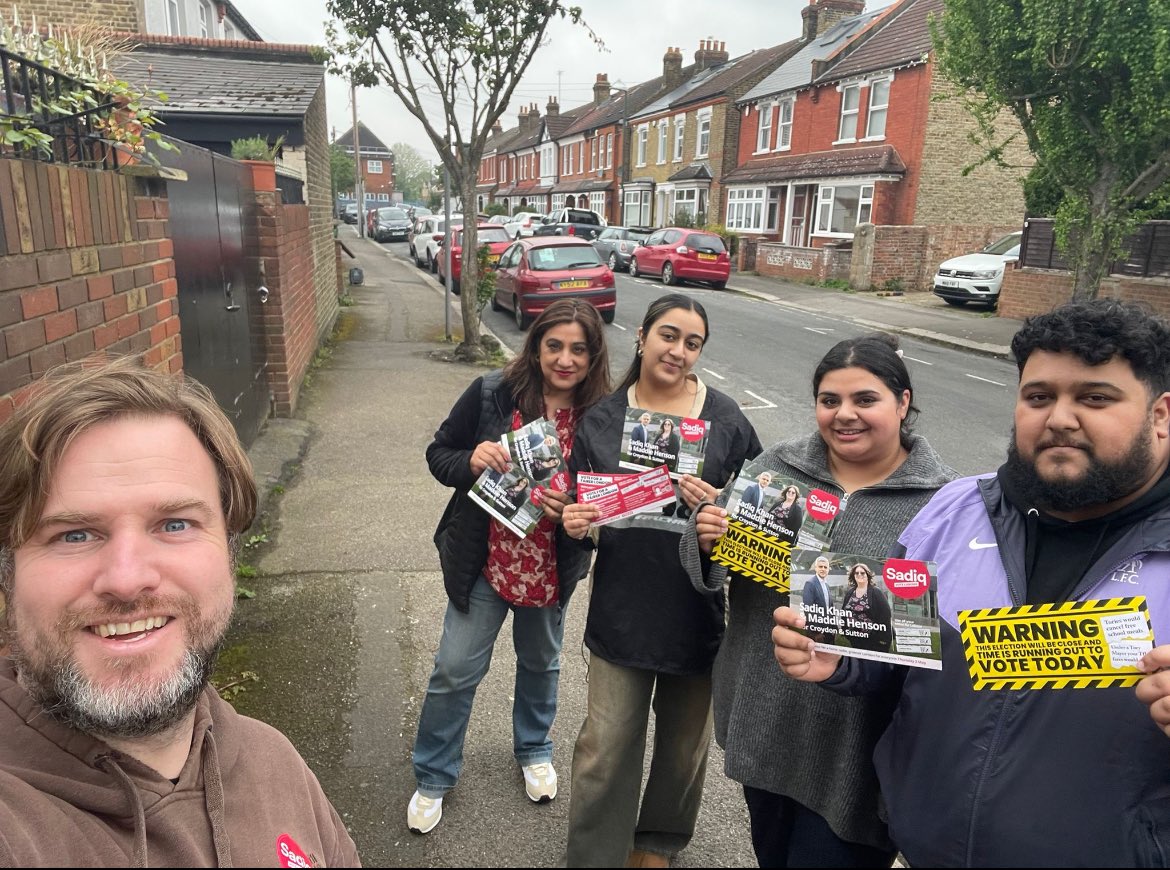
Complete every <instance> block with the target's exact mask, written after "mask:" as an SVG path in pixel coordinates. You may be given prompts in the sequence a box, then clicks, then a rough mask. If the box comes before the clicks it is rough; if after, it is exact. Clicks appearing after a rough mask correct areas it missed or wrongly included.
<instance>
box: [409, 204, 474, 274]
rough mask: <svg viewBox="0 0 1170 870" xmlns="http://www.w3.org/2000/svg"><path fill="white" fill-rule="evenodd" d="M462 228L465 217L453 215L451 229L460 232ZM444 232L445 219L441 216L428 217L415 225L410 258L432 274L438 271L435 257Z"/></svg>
mask: <svg viewBox="0 0 1170 870" xmlns="http://www.w3.org/2000/svg"><path fill="white" fill-rule="evenodd" d="M462 226H463V215H461V214H453V215H451V228H452V229H453V230H458V229H459V228H460V227H462ZM444 231H445V228H444V218H443V216H442V215H441V214H432V215H427V216H426V217H424V218H423V219H422V220H420V221H418V222H417V223H416V224H415V229H414V237H413V238H412V239H411V240H410V256H411V258H413V260H414V264H415V265H416V266H418V267H419V268H420V269H421V268H427V269H430V270H431V271H432V272H435V271H437V270H438V268H439V267H438V265H437V264H436V263H435V257H436V256H437V254H438V251H439V242H440V241H442V238H443V233H444Z"/></svg>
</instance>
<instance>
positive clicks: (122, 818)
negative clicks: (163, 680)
mask: <svg viewBox="0 0 1170 870" xmlns="http://www.w3.org/2000/svg"><path fill="white" fill-rule="evenodd" d="M151 865H153V866H155V867H192V866H204V867H207V866H219V867H231V866H240V867H359V866H361V864H360V861H359V859H358V855H357V849H356V847H355V846H354V844H353V840H352V839H351V838H350V836H349V834H348V832H347V831H346V829H345V825H344V824H342V822H341V819H340V818H339V817H338V815H337V812H336V811H335V810H334V809H333V807H332V806H331V805H330V803H329V800H328V798H326V797H325V794H324V792H322V791H321V785H320V783H318V782H317V778H316V777H315V776H313V773H312V771H310V770H309V768H308V766H307V765H306V764H305V762H304V760H303V759H302V758H301V757H300V755H298V754H297V751H296V750H295V749H294V748H293V746H292V744H291V743H289V741H288V739H287V738H286V737H285V736H284V735H283V734H281V733H280V732H279V731H277V730H275V729H274V728H271V727H270V726H268V725H265V724H264V723H262V722H258V721H256V720H255V719H249V718H248V717H246V716H241V715H239V714H238V713H236V711H235V710H234V709H233V708H232V706H231V705H230V704H228V703H226V702H225V701H223V700H221V699H220V697H219V695H218V694H216V692H215V691H214V690H212V689H207V690H205V691H204V693H203V696H202V697H201V698H200V700H199V703H198V706H197V707H196V713H195V734H194V739H193V741H192V744H191V754H190V755H189V756H188V758H187V763H186V764H185V765H184V766H183V771H182V773H180V774H179V780H178V783H172V782H171V781H170V780H169V779H167V778H165V777H164V776H162V775H161V774H159V773H158V772H156V771H154V770H152V769H151V768H150V767H148V766H146V765H144V764H142V763H141V762H138V761H136V760H134V759H133V758H130V757H129V756H127V755H124V754H122V753H120V752H117V751H116V750H114V749H111V748H110V747H109V746H107V745H106V744H105V743H102V742H101V741H100V740H97V739H95V738H93V737H90V736H89V735H87V734H83V733H82V732H80V731H77V730H74V729H72V728H68V727H65V726H63V725H60V724H58V723H56V722H54V721H53V720H52V719H51V718H50V717H49V716H47V715H45V713H44V711H43V710H42V709H41V708H40V707H39V706H38V705H37V704H36V703H35V702H33V700H32V699H31V698H30V697H29V696H28V694H27V693H26V692H25V691H24V690H23V689H22V688H20V686H19V685H18V684H17V683H16V675H15V672H14V671H13V669H12V666H11V663H9V662H7V661H5V660H2V659H0V867H12V866H28V867H68V866H91V867H93V866H118V867H147V866H151Z"/></svg>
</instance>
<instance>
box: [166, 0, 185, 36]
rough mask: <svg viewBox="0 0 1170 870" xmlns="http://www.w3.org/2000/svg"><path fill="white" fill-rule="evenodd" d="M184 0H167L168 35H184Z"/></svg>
mask: <svg viewBox="0 0 1170 870" xmlns="http://www.w3.org/2000/svg"><path fill="white" fill-rule="evenodd" d="M184 12H186V10H185V9H184V8H183V0H166V15H167V35H168V36H183V35H184V33H183V29H184V28H183V25H184V24H185V23H186V21H185V20H184V15H183V13H184Z"/></svg>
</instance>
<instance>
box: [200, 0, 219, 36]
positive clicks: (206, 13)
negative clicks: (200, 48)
mask: <svg viewBox="0 0 1170 870" xmlns="http://www.w3.org/2000/svg"><path fill="white" fill-rule="evenodd" d="M214 21H215V13H214V12H212V11H211V7H210V6H208V5H207V0H199V35H200V36H202V37H203V38H204V39H212V38H214V36H215V24H214V23H213V22H214Z"/></svg>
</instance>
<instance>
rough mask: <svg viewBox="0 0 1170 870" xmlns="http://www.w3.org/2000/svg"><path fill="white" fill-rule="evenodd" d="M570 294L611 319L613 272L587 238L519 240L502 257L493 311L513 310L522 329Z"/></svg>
mask: <svg viewBox="0 0 1170 870" xmlns="http://www.w3.org/2000/svg"><path fill="white" fill-rule="evenodd" d="M570 298H572V299H584V300H585V301H587V302H590V303H592V305H593V307H594V308H596V309H597V310H598V311H599V312H600V313H601V319H602V320H604V321H605V322H606V323H613V318H614V314H615V313H616V312H617V290H616V288H615V287H614V280H613V272H611V271H610V268H609V266H607V265H605V263H603V262H602V261H601V257H599V256H598V255H597V251H595V250H594V249H593V246H592V245H591V244H589V243H588V242H587V241H585V240H584V239H580V238H574V237H573V236H535V237H533V238H530V239H520V241H518V242H514V243H513V244H512V247H510V248H508V250H507V251H505V252H504V254H503V256H501V257H500V264H499V267H498V268H497V270H496V293H495V295H494V296H493V297H492V310H493V311H505V310H506V311H511V312H512V316H513V317H514V318H515V319H516V326H517V327H518V328H519V329H520V330H521V331H523V330H525V329H527V328H528V327H529V326H530V325H531V324H532V321H533V320H534V319H535V318H536V317H537V315H539V314H540V312H542V311H543V310H544V309H545V308H547V307H548V306H549V304H550V303H552V302H555V301H556V300H558V299H570Z"/></svg>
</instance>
